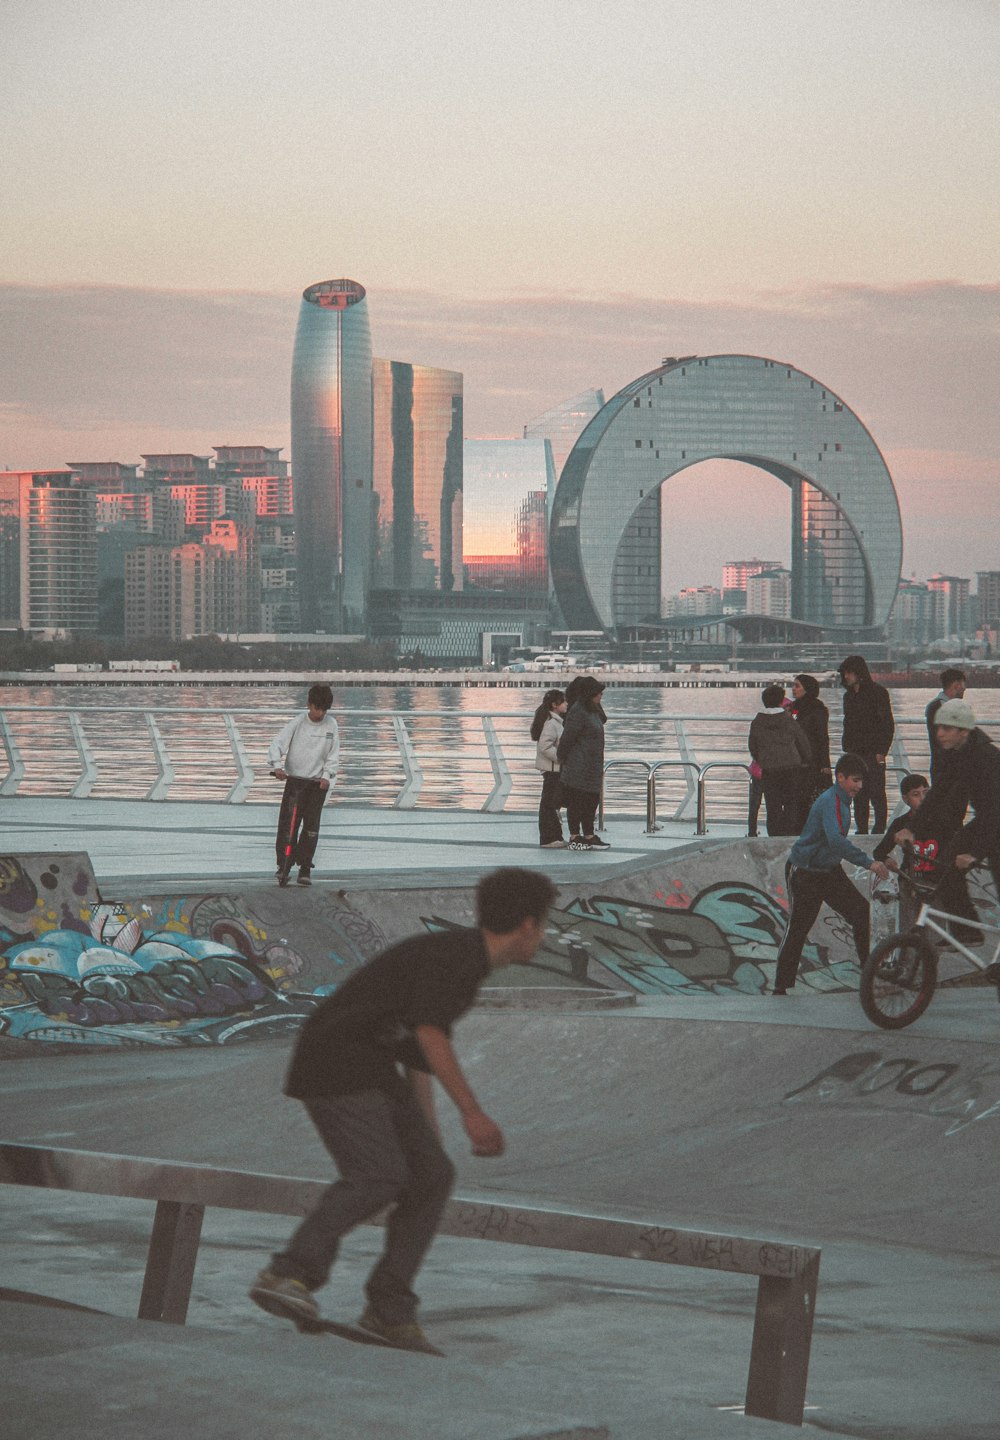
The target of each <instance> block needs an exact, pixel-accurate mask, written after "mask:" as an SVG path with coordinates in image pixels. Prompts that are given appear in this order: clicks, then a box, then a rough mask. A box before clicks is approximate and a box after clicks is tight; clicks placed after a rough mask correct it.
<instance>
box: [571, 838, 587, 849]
mask: <svg viewBox="0 0 1000 1440" xmlns="http://www.w3.org/2000/svg"><path fill="white" fill-rule="evenodd" d="M569 848H570V849H571V850H589V849H590V846H589V845H588V844H587V842H586V840H581V839H580V837H579V835H574V836H573V838H572V840H571V841H570V842H569Z"/></svg>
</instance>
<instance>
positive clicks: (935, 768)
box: [924, 669, 966, 785]
mask: <svg viewBox="0 0 1000 1440" xmlns="http://www.w3.org/2000/svg"><path fill="white" fill-rule="evenodd" d="M965 683H966V682H965V675H964V673H963V672H962V671H961V670H954V669H949V670H942V671H941V690H940V693H939V694H937V695H935V696H934V699H933V700H932V701H931V702H930V704H929V705H928V706H927V709H926V710H925V711H924V719H925V720H926V721H927V743H928V745H929V746H930V752H931V765H930V771H931V784H932V785H937V784H939V783H940V782H941V780H942V779H943V778H944V772H945V770H947V768H948V761H949V759H950V752H949V751H947V750H942V749H941V747H940V745H939V744H938V743H937V736H936V735H935V733H934V717H935V715H936V714H937V712H938V711H939V710H940V708H941V706H942V705H943V704H944V702H945V701H946V700H961V699H963V698H964V696H965Z"/></svg>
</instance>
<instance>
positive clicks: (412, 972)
mask: <svg viewBox="0 0 1000 1440" xmlns="http://www.w3.org/2000/svg"><path fill="white" fill-rule="evenodd" d="M489 968H490V967H489V961H488V959H487V956H486V947H485V945H484V943H483V937H482V932H481V931H479V930H466V929H461V930H446V931H443V932H440V933H438V934H435V935H413V936H411V937H410V938H409V939H407V940H401V941H400V942H399V944H398V945H393V946H391V947H390V948H389V949H388V950H385V951H383V953H382V954H381V955H378V956H376V958H375V959H374V960H371V961H370V962H369V963H368V964H367V965H365V966H363V967H362V968H361V969H360V970H358V971H356V972H355V973H354V974H353V975H352V976H351V978H350V979H349V980H347V981H345V983H344V984H343V985H341V986H340V987H339V988H338V989H337V990H336V991H335V992H334V993H333V994H332V995H331V996H330V997H329V998H328V999H326V1000H324V1001H323V1003H322V1004H321V1005H320V1006H319V1008H318V1009H317V1010H314V1011H313V1013H312V1014H311V1015H310V1016H309V1019H308V1020H307V1021H306V1023H305V1025H304V1026H303V1028H302V1033H301V1035H300V1036H299V1042H298V1044H297V1046H296V1047H295V1054H294V1055H293V1057H292V1063H291V1067H290V1068H289V1071H288V1079H287V1081H286V1082H285V1094H286V1095H292V1096H294V1097H295V1098H296V1099H298V1100H304V1099H308V1098H309V1097H311V1096H313V1095H346V1094H350V1093H352V1092H354V1091H358V1090H384V1091H386V1092H387V1093H388V1094H391V1095H392V1094H394V1095H398V1094H400V1093H401V1091H402V1087H403V1086H404V1085H405V1083H406V1082H405V1080H404V1079H403V1077H402V1075H401V1074H400V1072H399V1069H398V1068H397V1067H398V1066H399V1065H405V1066H407V1067H408V1068H409V1069H412V1070H424V1071H428V1070H429V1068H430V1067H429V1066H428V1064H427V1062H426V1060H425V1059H424V1054H423V1051H422V1050H421V1048H420V1046H419V1044H418V1042H417V1039H416V1035H415V1034H414V1031H415V1029H416V1027H417V1026H418V1025H434V1026H436V1027H437V1028H438V1029H439V1030H443V1031H444V1032H445V1034H446V1035H450V1034H451V1027H452V1025H453V1024H454V1022H455V1021H456V1020H458V1019H459V1018H460V1017H461V1016H462V1015H464V1014H465V1012H466V1010H468V1009H469V1007H470V1006H471V1005H472V1003H473V1001H474V1000H475V998H476V991H477V990H478V989H479V986H480V985H481V984H482V982H483V980H484V979H485V978H486V975H487V974H488V972H489Z"/></svg>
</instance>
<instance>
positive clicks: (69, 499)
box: [19, 470, 97, 635]
mask: <svg viewBox="0 0 1000 1440" xmlns="http://www.w3.org/2000/svg"><path fill="white" fill-rule="evenodd" d="M20 492H21V493H20V504H19V508H20V514H21V536H20V542H21V545H20V549H21V554H20V562H21V563H20V570H21V625H22V627H23V628H24V629H25V630H41V631H43V632H44V631H49V632H52V631H69V632H70V633H71V634H74V635H77V634H87V633H90V632H93V631H95V630H96V629H97V497H96V495H95V493H94V491H93V490H92V489H91V488H89V487H87V486H85V485H83V484H82V483H81V481H80V477H79V475H77V474H75V473H74V472H73V471H72V470H36V471H27V472H22V473H21V477H20Z"/></svg>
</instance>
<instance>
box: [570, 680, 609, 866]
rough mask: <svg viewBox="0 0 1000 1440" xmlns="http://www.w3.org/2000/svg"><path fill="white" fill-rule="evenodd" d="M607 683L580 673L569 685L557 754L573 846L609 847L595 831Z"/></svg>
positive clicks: (590, 848) (602, 778)
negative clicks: (567, 702) (567, 701)
mask: <svg viewBox="0 0 1000 1440" xmlns="http://www.w3.org/2000/svg"><path fill="white" fill-rule="evenodd" d="M603 694H604V686H603V685H602V684H601V682H600V680H598V679H597V678H596V677H595V676H593V675H579V676H577V678H576V679H575V680H572V681H570V683H569V685H568V686H567V687H566V698H567V700H569V699H570V698H571V696H572V703H571V704H570V708H569V711H568V713H567V715H566V719H565V722H564V724H563V732H562V736H561V737H560V740H559V745H558V749H557V754H558V757H559V764H560V766H561V767H562V768H561V770H560V778H561V781H562V795H563V801H564V803H565V805H566V821H567V824H568V825H569V848H570V849H571V850H607V849H609V846H608V843H607V841H606V840H601V839H600V838H599V837H598V835H596V834H595V831H594V822H595V819H596V817H597V807H598V805H599V804H600V800H601V787H602V786H603V784H604V726H605V722H606V721H607V718H608V717H607V716H606V715H605V713H604V710H603V707H602V706H601V696H602V695H603Z"/></svg>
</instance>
